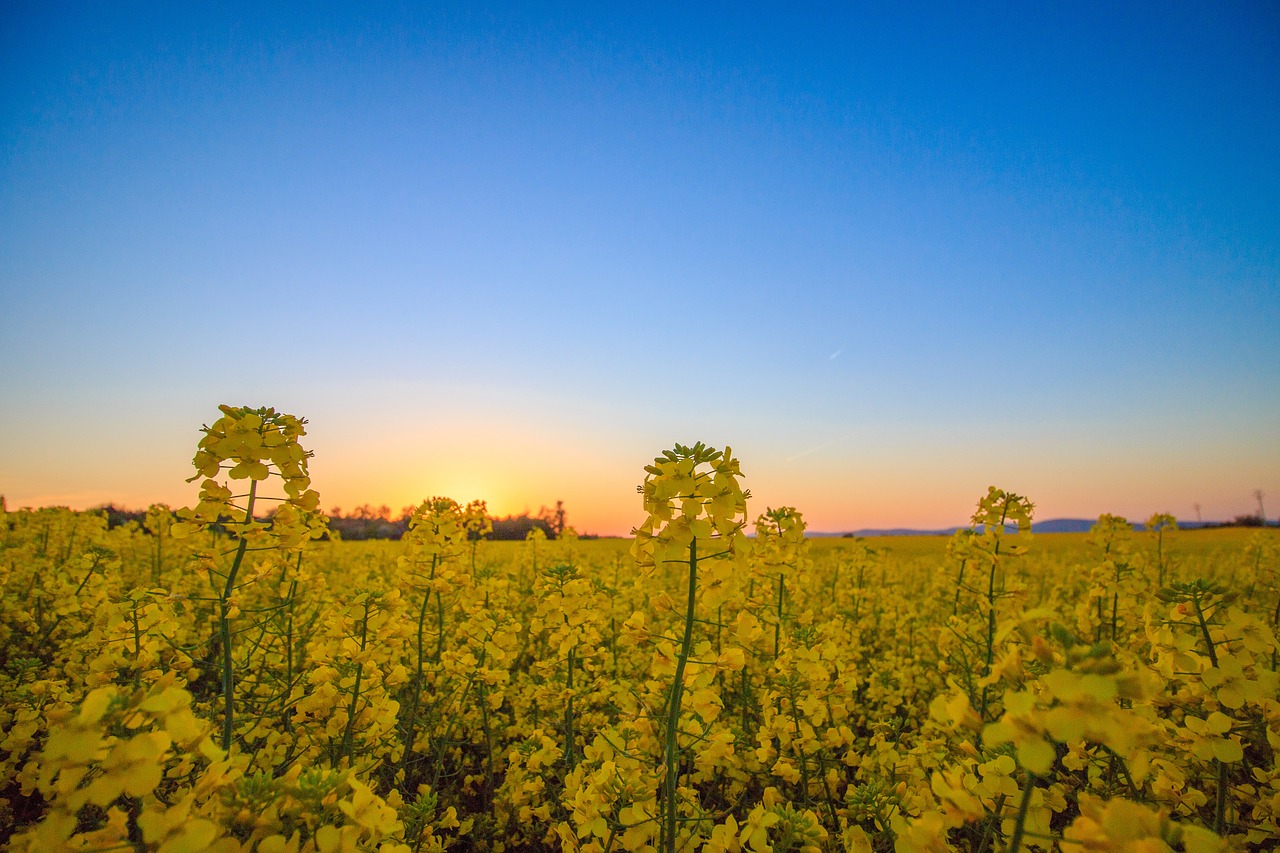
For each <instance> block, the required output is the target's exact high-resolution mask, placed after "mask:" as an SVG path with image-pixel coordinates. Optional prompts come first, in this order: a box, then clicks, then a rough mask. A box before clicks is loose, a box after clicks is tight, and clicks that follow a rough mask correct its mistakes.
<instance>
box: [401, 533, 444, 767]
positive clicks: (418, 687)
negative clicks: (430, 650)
mask: <svg viewBox="0 0 1280 853" xmlns="http://www.w3.org/2000/svg"><path fill="white" fill-rule="evenodd" d="M439 562H440V557H439V556H438V555H432V557H431V576H430V578H428V586H427V589H426V592H424V593H423V594H422V606H421V607H419V608H418V644H417V652H418V671H417V673H416V674H415V675H414V677H413V696H411V697H410V699H409V714H408V716H407V717H405V732H404V754H403V755H401V756H400V771H401V772H402V773H406V774H407V773H408V768H409V756H410V754H411V753H412V752H413V742H414V740H416V739H417V734H418V705H419V703H420V701H421V697H422V675H423V670H424V668H425V662H426V656H425V655H424V654H423V651H424V650H423V642H422V641H423V637H422V634H423V629H424V627H425V625H426V621H427V604H428V603H430V601H431V586H430V581H431V580H434V579H435V576H436V566H437V565H438V564H439ZM405 785H406V788H405V790H409V788H408V776H407V775H406V777H405Z"/></svg>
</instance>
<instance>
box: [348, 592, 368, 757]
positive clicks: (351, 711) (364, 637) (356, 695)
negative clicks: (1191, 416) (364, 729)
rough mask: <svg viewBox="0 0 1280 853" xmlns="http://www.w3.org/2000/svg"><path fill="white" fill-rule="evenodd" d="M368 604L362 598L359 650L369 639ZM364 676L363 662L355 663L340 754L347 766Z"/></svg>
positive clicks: (366, 600) (362, 649)
mask: <svg viewBox="0 0 1280 853" xmlns="http://www.w3.org/2000/svg"><path fill="white" fill-rule="evenodd" d="M369 604H370V601H369V599H368V598H366V599H365V600H364V615H363V616H362V617H361V619H360V651H361V653H363V652H364V647H365V644H366V643H367V642H368V639H369ZM363 676H364V663H363V662H360V663H357V664H356V683H355V684H354V685H352V688H351V704H350V705H348V706H347V725H346V728H345V729H344V730H343V732H342V756H343V757H345V758H346V759H347V766H350V765H351V741H352V737H353V735H354V733H355V724H356V712H357V710H359V704H360V681H361V679H362V677H363Z"/></svg>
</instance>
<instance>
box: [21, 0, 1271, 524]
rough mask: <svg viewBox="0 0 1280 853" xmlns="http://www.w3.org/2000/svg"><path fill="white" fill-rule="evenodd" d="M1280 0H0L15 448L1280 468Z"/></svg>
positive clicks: (178, 492) (811, 488)
mask: <svg viewBox="0 0 1280 853" xmlns="http://www.w3.org/2000/svg"><path fill="white" fill-rule="evenodd" d="M1278 140H1280V7H1277V6H1276V4H1274V3H1272V2H1262V0H1260V2H1223V3H1214V4H1192V3H1180V2H1175V3H1169V4H1160V6H1159V10H1158V11H1157V10H1156V7H1155V5H1153V4H1116V3H1089V2H1073V3H1052V2H1051V3H1037V4H1027V3H1008V4H988V3H977V4H937V5H934V4H916V3H885V4H874V5H872V4H832V5H808V4H804V5H800V6H794V7H788V8H787V9H786V10H785V11H784V10H782V9H781V8H780V7H778V6H777V4H754V3H707V4H673V5H662V4H630V5H625V6H624V5H622V4H608V3H591V4H585V3H584V4H573V3H556V4H545V5H542V4H530V3H512V4H509V5H504V4H481V3H457V4H452V3H442V4H435V3H433V4H425V3H424V4H417V3H405V4H383V3H360V4H329V3H323V2H318V3H305V4H304V3H289V4H266V5H265V6H264V4H259V3H253V4H250V3H243V4H236V3H224V4H222V3H220V4H198V5H192V4H172V3H167V4H161V3H155V4H140V3H127V2H126V3H111V4H94V3H81V4H77V3H71V4H48V3H33V2H11V0H4V2H3V3H0V305H2V306H3V310H0V357H2V358H3V362H4V369H3V370H2V371H0V494H3V495H4V496H5V498H6V501H7V504H8V506H9V508H10V509H15V508H17V507H21V506H42V505H67V506H72V507H74V508H88V507H92V506H96V505H101V504H104V503H107V502H114V503H115V504H117V505H124V506H130V507H144V506H146V505H147V504H149V503H151V502H155V501H163V502H166V503H169V504H171V505H172V506H175V507H177V506H182V505H190V504H194V502H195V500H196V492H197V489H198V484H196V483H187V482H186V478H187V477H189V476H191V475H192V474H193V473H194V472H193V470H192V469H191V465H190V460H191V456H192V454H193V453H194V451H195V448H196V443H197V442H198V440H199V438H200V432H199V429H200V427H201V425H203V424H208V423H212V422H213V421H214V420H215V419H216V418H217V417H218V410H217V406H218V405H219V404H220V403H228V404H232V405H248V406H273V407H275V408H276V409H277V410H280V411H284V412H288V413H291V414H295V415H298V416H300V417H305V418H307V419H308V421H309V429H308V435H307V436H306V439H305V441H304V444H305V446H306V447H307V449H309V450H311V451H313V452H314V454H315V455H314V458H313V459H312V462H311V473H312V477H313V481H314V486H315V488H316V489H317V490H318V491H319V492H320V494H321V500H322V503H323V504H324V505H325V506H326V507H332V506H340V507H342V508H344V509H346V510H350V509H352V508H354V507H356V506H358V505H361V504H371V505H373V506H378V505H387V506H389V507H391V508H392V509H393V510H394V511H397V512H398V511H399V509H400V508H401V507H404V506H408V505H412V504H416V503H418V502H420V501H421V500H423V499H425V498H427V497H430V496H433V495H447V496H450V497H454V498H456V499H458V500H459V501H464V502H465V501H467V500H471V499H474V498H483V499H486V500H487V501H488V502H489V507H490V509H491V511H493V512H495V513H498V514H503V515H505V514H510V513H520V512H524V511H535V512H536V511H537V509H538V508H539V507H540V506H542V505H544V504H545V505H550V504H552V503H553V502H554V501H556V500H563V501H564V503H565V507H566V509H567V511H568V521H569V523H570V524H573V525H575V526H576V527H577V528H578V529H579V531H580V532H594V533H602V534H626V533H627V532H629V531H630V530H631V529H632V528H633V527H634V526H636V525H638V524H639V523H640V522H641V521H643V512H642V508H641V503H640V498H639V496H638V495H637V494H636V486H637V485H638V484H639V483H640V482H641V481H642V479H643V477H644V472H643V466H644V465H645V464H647V463H648V462H650V461H651V460H652V458H653V457H654V456H656V455H658V454H659V453H661V451H663V450H664V449H667V448H670V447H671V446H672V445H673V444H675V443H677V442H679V443H682V444H691V443H693V442H696V441H704V442H706V443H708V444H710V445H712V446H715V447H724V446H726V445H729V446H732V448H733V451H734V453H735V455H737V456H738V457H739V458H740V459H741V462H742V470H743V473H744V475H745V476H744V479H743V484H744V485H745V486H746V487H748V488H750V489H751V490H752V493H753V498H752V500H751V503H750V505H749V513H750V514H751V516H752V517H754V516H755V515H756V514H758V513H760V512H763V511H764V510H765V509H766V508H767V507H777V506H782V505H789V506H795V507H797V508H798V509H799V510H800V511H801V512H802V513H804V516H805V518H806V520H807V521H808V522H809V525H810V528H811V529H812V530H820V531H842V530H852V529H858V528H868V527H889V526H904V527H919V528H934V527H941V526H946V525H953V524H964V523H966V522H967V520H968V518H969V516H970V515H971V514H972V512H973V509H974V507H975V505H976V502H977V500H978V498H979V497H981V496H982V495H983V494H985V492H986V489H987V487H988V486H989V485H997V486H999V487H1001V488H1004V489H1008V490H1011V491H1015V492H1017V493H1019V494H1023V495H1026V496H1028V497H1029V498H1030V499H1031V500H1032V501H1033V502H1035V503H1036V505H1037V513H1036V514H1037V517H1038V518H1042V519H1048V518H1060V517H1078V518H1090V517H1095V516H1097V515H1098V514H1100V513H1103V512H1109V513H1115V514H1120V515H1125V516H1126V517H1129V518H1130V519H1131V520H1142V519H1145V518H1146V517H1147V516H1149V515H1150V514H1152V513H1154V512H1172V513H1173V514H1175V515H1176V516H1178V517H1179V518H1182V519H1195V518H1196V516H1197V514H1199V515H1200V516H1201V517H1202V518H1203V519H1205V520H1210V519H1225V518H1231V517H1233V516H1235V515H1239V514H1243V513H1248V512H1251V511H1253V510H1255V509H1256V506H1257V502H1256V500H1255V498H1254V492H1255V490H1262V491H1263V493H1264V496H1265V497H1264V500H1265V501H1266V512H1267V514H1268V515H1269V516H1272V517H1274V516H1276V515H1277V514H1280V443H1278V440H1280V142H1278Z"/></svg>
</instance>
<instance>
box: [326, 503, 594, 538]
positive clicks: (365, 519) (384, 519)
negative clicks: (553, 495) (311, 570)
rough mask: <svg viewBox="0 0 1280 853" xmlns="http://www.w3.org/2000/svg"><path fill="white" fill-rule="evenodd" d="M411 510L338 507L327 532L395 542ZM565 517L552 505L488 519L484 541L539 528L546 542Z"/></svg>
mask: <svg viewBox="0 0 1280 853" xmlns="http://www.w3.org/2000/svg"><path fill="white" fill-rule="evenodd" d="M414 509H415V507H411V506H407V507H405V508H404V509H402V510H400V515H399V516H398V517H396V518H394V519H393V518H392V517H391V508H390V507H387V506H380V507H372V506H369V505H368V504H365V505H364V506H361V507H357V508H356V509H354V510H352V511H351V512H350V513H349V514H344V513H343V512H342V509H341V508H340V507H334V508H333V509H331V510H329V512H328V516H329V529H330V530H333V531H334V532H336V533H337V534H338V535H339V536H340V537H341V538H343V539H345V540H347V541H358V540H362V539H399V538H400V537H401V536H403V535H404V533H405V531H406V530H408V529H409V518H410V516H412V515H413V511H414ZM565 519H566V513H565V509H564V502H563V501H556V505H555V506H554V507H551V508H548V507H541V508H540V509H539V510H538V514H537V515H529V514H528V513H524V514H522V515H507V516H502V517H497V516H490V518H489V521H490V522H491V523H492V524H493V532H491V533H489V534H488V535H487V536H485V537H484V538H486V539H505V540H523V539H524V538H525V537H526V536H528V535H529V532H530V531H531V530H533V529H534V528H535V527H536V528H540V529H541V530H542V532H543V533H544V534H546V536H547V538H548V539H555V538H556V537H557V536H558V535H559V534H560V532H561V531H562V530H564V529H565ZM580 538H582V539H594V538H595V537H594V536H591V535H583V536H581V537H580Z"/></svg>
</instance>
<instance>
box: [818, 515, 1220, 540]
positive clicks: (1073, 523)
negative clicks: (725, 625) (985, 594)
mask: <svg viewBox="0 0 1280 853" xmlns="http://www.w3.org/2000/svg"><path fill="white" fill-rule="evenodd" d="M1097 522H1098V520H1097V519H1096V518H1050V519H1046V520H1045V521H1036V522H1033V523H1032V525H1031V532H1032V533H1088V532H1089V530H1090V529H1091V528H1092V527H1093V525H1095V524H1097ZM967 526H968V525H965V526H964V527H944V528H942V529H940V530H917V529H915V528H910V527H885V528H872V527H864V528H862V529H860V530H853V531H850V532H848V533H814V532H812V531H810V532H808V535H809V536H950V535H951V534H952V533H955V532H956V531H957V530H963V529H965V527H967ZM1178 526H1179V527H1181V528H1183V529H1184V530H1186V529H1191V528H1195V527H1212V526H1216V523H1215V522H1203V523H1200V522H1195V521H1181V520H1179V521H1178ZM1133 527H1134V529H1135V530H1142V529H1144V528H1143V526H1142V524H1141V523H1135V524H1134V525H1133Z"/></svg>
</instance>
